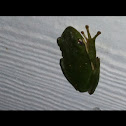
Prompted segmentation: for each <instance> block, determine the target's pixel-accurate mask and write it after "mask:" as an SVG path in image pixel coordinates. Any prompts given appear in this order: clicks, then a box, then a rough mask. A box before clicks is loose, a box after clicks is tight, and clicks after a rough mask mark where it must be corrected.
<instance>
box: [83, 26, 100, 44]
mask: <svg viewBox="0 0 126 126" xmlns="http://www.w3.org/2000/svg"><path fill="white" fill-rule="evenodd" d="M85 28H86V30H87V35H88V38H87V37H86V35H85V33H84V31H81V34H82V35H83V36H84V38H85V40H86V42H87V41H88V39H94V40H95V39H96V38H97V36H98V35H100V34H101V32H100V31H98V32H97V34H96V35H95V36H94V37H93V38H91V34H90V31H89V26H88V25H85Z"/></svg>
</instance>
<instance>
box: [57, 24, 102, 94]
mask: <svg viewBox="0 0 126 126" xmlns="http://www.w3.org/2000/svg"><path fill="white" fill-rule="evenodd" d="M85 28H86V31H87V36H86V35H85V33H84V31H81V32H79V31H78V30H76V29H75V28H74V27H72V26H68V27H67V28H66V29H65V30H64V31H63V33H62V34H61V36H60V37H58V38H57V44H58V46H59V48H60V50H61V53H62V58H61V59H60V62H59V64H60V67H61V70H62V73H63V74H64V76H65V77H66V79H67V80H68V82H69V83H70V84H71V85H72V86H73V87H74V88H75V89H76V90H77V91H79V92H88V93H89V94H90V95H91V94H93V93H94V92H95V89H96V87H97V85H98V82H99V78H100V58H99V57H97V56H96V46H95V40H96V38H97V36H99V35H100V34H101V32H100V31H98V32H97V33H96V34H95V36H94V37H91V34H90V31H89V26H88V25H85Z"/></svg>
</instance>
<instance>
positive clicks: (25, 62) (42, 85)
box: [0, 16, 126, 110]
mask: <svg viewBox="0 0 126 126" xmlns="http://www.w3.org/2000/svg"><path fill="white" fill-rule="evenodd" d="M69 25H71V26H73V27H75V28H76V29H77V30H78V31H82V30H84V31H86V30H85V25H89V26H90V31H91V34H92V36H93V35H95V34H96V33H97V31H101V32H102V34H101V35H100V36H99V37H98V38H97V39H96V48H97V56H98V57H100V59H101V73H100V75H101V76H100V81H99V84H98V87H97V89H96V91H95V93H94V94H93V95H89V94H88V93H87V92H86V93H80V92H78V91H76V90H75V89H74V88H73V87H72V86H71V84H69V82H68V81H67V80H66V78H65V77H64V75H63V73H62V71H61V68H60V66H59V60H60V58H61V51H60V49H59V47H58V46H57V42H56V40H57V38H58V37H59V36H61V34H62V32H63V30H64V29H65V28H66V27H67V26H69ZM98 109H100V110H125V109H126V17H119V16H118V17H111V16H109V17H106V16H99V17H97V16H92V17H90V16H81V17H76V16H74V17H72V16H65V17H64V16H58V17H56V16H52V17H49V16H45V17H44V16H41V17H27V16H26V17H6V16H5V17H0V110H98Z"/></svg>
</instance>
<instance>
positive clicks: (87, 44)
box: [81, 25, 101, 70]
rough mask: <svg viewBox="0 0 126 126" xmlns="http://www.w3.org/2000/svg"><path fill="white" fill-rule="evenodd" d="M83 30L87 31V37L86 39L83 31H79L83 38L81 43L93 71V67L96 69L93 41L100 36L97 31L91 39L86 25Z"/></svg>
mask: <svg viewBox="0 0 126 126" xmlns="http://www.w3.org/2000/svg"><path fill="white" fill-rule="evenodd" d="M85 28H86V30H87V35H88V37H86V35H85V33H84V31H81V33H82V35H83V36H84V39H83V42H84V44H85V47H86V51H87V53H88V55H89V58H90V61H91V66H92V70H94V69H95V67H96V47H95V40H96V38H97V36H98V35H100V34H101V32H100V31H98V32H97V34H96V35H95V36H94V37H93V38H92V37H91V34H90V31H89V26H88V25H86V26H85Z"/></svg>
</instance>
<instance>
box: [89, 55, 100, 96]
mask: <svg viewBox="0 0 126 126" xmlns="http://www.w3.org/2000/svg"><path fill="white" fill-rule="evenodd" d="M99 76H100V58H98V57H97V58H96V69H95V70H94V71H93V72H92V76H91V79H90V80H91V81H90V84H91V86H90V88H89V90H88V93H89V94H90V95H91V94H93V93H94V91H95V89H96V87H97V85H98V82H99Z"/></svg>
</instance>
